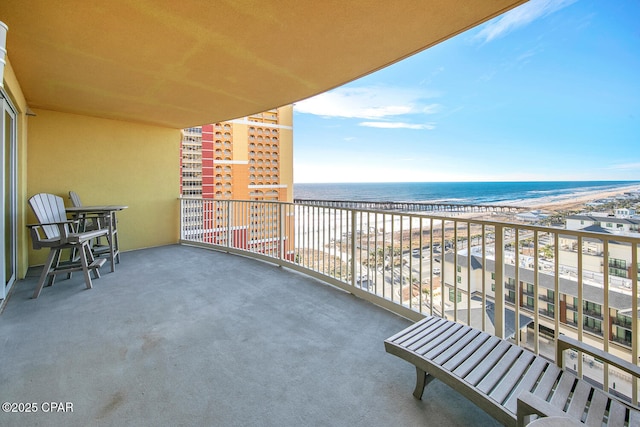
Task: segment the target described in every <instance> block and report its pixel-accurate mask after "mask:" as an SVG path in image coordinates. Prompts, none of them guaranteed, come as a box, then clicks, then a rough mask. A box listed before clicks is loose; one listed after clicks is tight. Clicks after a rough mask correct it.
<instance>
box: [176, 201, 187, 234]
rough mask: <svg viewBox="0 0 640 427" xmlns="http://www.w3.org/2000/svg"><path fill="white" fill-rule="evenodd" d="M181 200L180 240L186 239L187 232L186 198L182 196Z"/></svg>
mask: <svg viewBox="0 0 640 427" xmlns="http://www.w3.org/2000/svg"><path fill="white" fill-rule="evenodd" d="M178 200H179V201H180V240H184V237H185V232H184V216H185V215H184V204H185V200H184V199H183V198H182V197H180V198H179V199H178Z"/></svg>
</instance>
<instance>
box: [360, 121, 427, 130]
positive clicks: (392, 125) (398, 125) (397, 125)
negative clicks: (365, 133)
mask: <svg viewBox="0 0 640 427" xmlns="http://www.w3.org/2000/svg"><path fill="white" fill-rule="evenodd" d="M358 125H360V126H367V127H371V128H382V129H418V130H419V129H428V130H432V129H435V128H436V126H435V124H433V123H425V124H413V123H404V122H360V123H358Z"/></svg>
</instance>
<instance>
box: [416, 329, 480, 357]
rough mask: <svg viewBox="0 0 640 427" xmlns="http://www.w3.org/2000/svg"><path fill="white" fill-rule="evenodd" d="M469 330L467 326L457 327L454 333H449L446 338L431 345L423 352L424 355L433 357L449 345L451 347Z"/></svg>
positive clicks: (445, 349) (448, 347)
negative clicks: (433, 345)
mask: <svg viewBox="0 0 640 427" xmlns="http://www.w3.org/2000/svg"><path fill="white" fill-rule="evenodd" d="M468 332H469V329H468V328H458V330H457V331H455V333H453V334H451V335H450V336H448V337H447V339H446V340H443V341H442V342H440V344H438V345H437V346H435V347H433V348H432V349H431V350H429V351H428V352H426V353H424V357H426V358H427V359H432V360H433V359H435V358H436V357H438V356H439V355H440V354H442V353H443V352H445V351H447V350H448V349H450V348H451V347H453V346H454V345H455V344H456V343H457V342H459V341H460V340H461V339H463V337H464V336H465V335H466V334H467V333H468Z"/></svg>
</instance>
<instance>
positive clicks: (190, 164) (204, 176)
mask: <svg viewBox="0 0 640 427" xmlns="http://www.w3.org/2000/svg"><path fill="white" fill-rule="evenodd" d="M292 125H293V107H292V106H291V105H288V106H285V107H280V108H277V109H274V110H269V111H265V112H263V113H260V114H254V115H252V116H248V117H244V118H241V119H236V120H230V121H226V122H221V123H215V124H209V125H203V126H198V127H193V128H187V129H184V130H183V131H182V146H181V177H180V179H181V181H180V187H181V193H182V195H183V196H184V197H187V198H190V197H195V198H201V199H203V201H202V203H201V204H197V205H196V206H198V207H197V208H192V209H187V210H185V212H183V217H184V221H185V223H186V224H185V225H186V227H187V228H188V229H190V230H193V232H195V233H198V234H201V236H202V240H203V241H204V242H206V243H214V244H221V245H226V244H228V243H229V242H227V240H226V239H229V238H230V239H233V242H232V243H229V244H232V245H233V246H239V247H243V248H249V247H251V248H252V249H254V250H258V251H261V252H264V253H268V252H273V253H276V251H277V253H279V251H284V253H285V254H286V255H287V256H289V255H290V256H293V255H292V254H293V248H292V246H291V245H292V241H291V239H289V236H292V235H293V234H292V226H293V223H292V221H290V218H289V217H287V219H286V220H285V221H284V222H280V221H278V219H279V215H282V211H281V210H280V209H279V207H278V204H276V203H261V204H258V203H251V202H292V201H293V126H292ZM231 199H233V200H241V201H248V203H247V204H243V205H241V206H243V207H244V208H240V207H238V209H236V210H234V211H233V212H232V211H230V210H228V208H227V207H226V206H224V205H223V204H221V203H222V202H218V201H224V200H231ZM239 206H240V205H239ZM231 212H232V213H231ZM229 215H231V218H229ZM228 220H231V221H233V224H234V226H233V229H234V232H233V235H232V236H228V235H227V234H225V233H223V232H221V230H223V229H224V228H225V226H226V225H227V221H228ZM278 224H284V225H278ZM280 227H281V228H280Z"/></svg>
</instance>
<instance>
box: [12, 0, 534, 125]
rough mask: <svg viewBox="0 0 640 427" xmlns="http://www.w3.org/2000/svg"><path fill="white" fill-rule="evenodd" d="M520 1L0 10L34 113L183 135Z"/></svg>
mask: <svg viewBox="0 0 640 427" xmlns="http://www.w3.org/2000/svg"><path fill="white" fill-rule="evenodd" d="M521 3H524V0H474V1H466V0H396V1H391V2H389V1H376V0H322V1H313V2H310V1H304V0H227V1H222V0H218V1H206V0H180V1H176V0H171V1H165V0H107V1H99V0H60V1H51V0H39V1H38V0H2V1H1V2H0V20H1V21H3V22H5V23H6V24H7V25H8V26H9V32H8V34H7V51H8V58H9V61H10V63H11V66H12V67H13V69H14V71H15V74H16V76H17V78H18V81H19V82H20V85H21V87H22V90H23V92H24V95H25V97H26V99H27V102H28V103H29V106H30V107H31V108H43V109H50V110H56V111H63V112H69V113H77V114H83V115H90V116H97V117H103V118H110V119H117V120H128V121H135V122H141V123H149V124H155V125H161V126H168V127H172V128H184V127H188V126H193V125H199V124H203V123H212V122H215V121H219V120H226V119H232V118H236V117H242V116H246V115H249V114H252V113H257V112H261V111H264V110H267V109H270V108H274V107H278V106H281V105H285V104H289V103H292V102H295V101H299V100H301V99H304V98H307V97H309V96H312V95H316V94H318V93H321V92H324V91H326V90H329V89H332V88H334V87H337V86H340V85H342V84H344V83H347V82H349V81H351V80H354V79H357V78H358V77H361V76H363V75H366V74H368V73H371V72H373V71H376V70H378V69H380V68H382V67H385V66H387V65H389V64H392V63H394V62H396V61H398V60H401V59H403V58H405V57H407V56H409V55H412V54H414V53H416V52H419V51H421V50H423V49H425V48H428V47H430V46H432V45H434V44H436V43H438V42H440V41H443V40H445V39H447V38H449V37H452V36H454V35H456V34H458V33H460V32H462V31H465V30H467V29H469V28H471V27H473V26H475V25H478V24H480V23H482V22H484V21H486V20H487V19H490V18H492V17H494V16H497V15H499V14H501V13H503V12H505V11H506V10H508V9H510V8H512V7H514V6H517V5H518V4H521Z"/></svg>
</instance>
